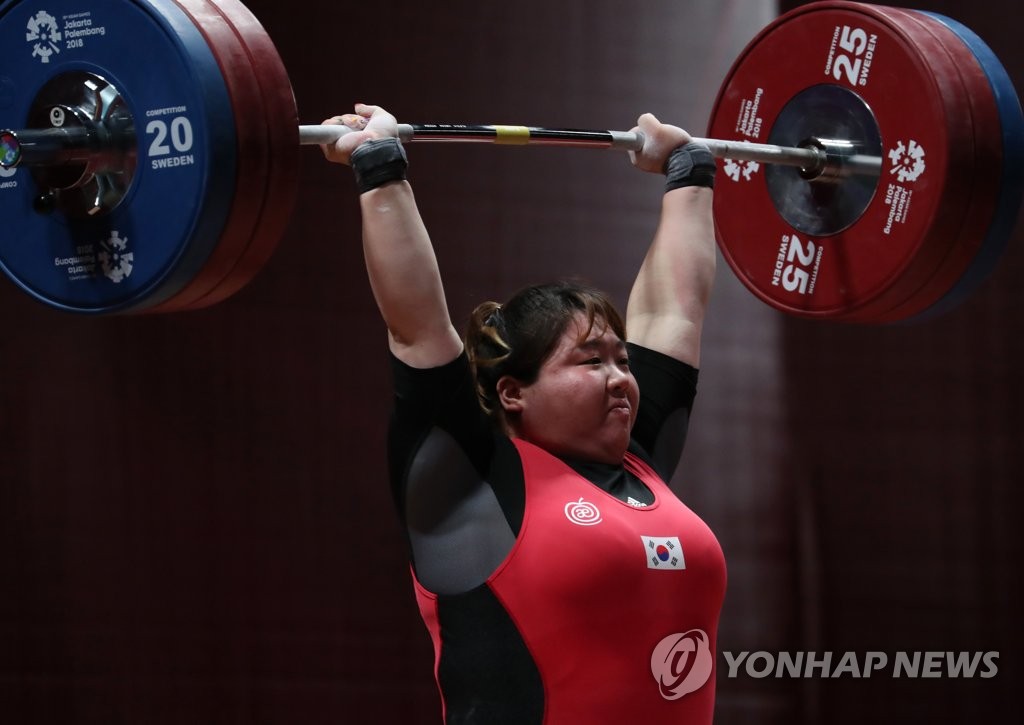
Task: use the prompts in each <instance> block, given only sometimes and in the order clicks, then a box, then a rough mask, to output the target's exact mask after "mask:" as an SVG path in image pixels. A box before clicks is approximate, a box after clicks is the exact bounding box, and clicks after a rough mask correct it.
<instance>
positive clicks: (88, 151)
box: [0, 123, 882, 181]
mask: <svg viewBox="0 0 1024 725" xmlns="http://www.w3.org/2000/svg"><path fill="white" fill-rule="evenodd" d="M348 132H349V129H348V128H347V127H345V126H335V125H300V126H299V143H300V144H301V145H306V146H313V145H320V144H332V143H334V142H336V141H337V140H338V139H339V138H341V137H342V136H344V135H345V134H346V133H348ZM398 138H399V139H400V140H401V141H402V142H403V143H411V142H413V141H434V142H445V141H447V142H460V143H465V142H469V143H474V142H475V143H496V144H502V145H515V146H523V145H537V146H568V147H576V148H607V149H618V150H623V151H640V150H641V149H642V148H643V144H644V137H643V134H642V133H640V132H635V131H595V130H584V129H567V128H540V127H537V126H511V125H467V124H411V123H400V124H398ZM693 140H694V141H696V142H699V143H703V144H705V145H706V146H707V147H708V148H709V149H710V150H711V153H712V155H713V156H715V158H719V159H724V158H729V159H733V160H737V161H758V162H761V163H765V164H782V165H785V166H795V167H797V168H799V169H800V171H801V175H802V176H803V177H804V178H806V179H808V180H811V181H816V180H820V179H834V178H839V177H842V176H847V175H850V174H865V175H868V176H878V175H879V173H880V170H881V167H882V159H881V158H880V157H878V156H869V155H867V154H857V153H854V146H853V145H852V144H850V143H849V142H846V141H842V140H833V139H819V138H809V139H807V140H806V141H805V142H804V144H805V145H802V146H778V145H775V144H763V143H750V142H744V141H725V140H722V139H710V138H702V137H698V136H695V137H693ZM96 146H97V141H96V138H95V134H90V133H89V132H88V131H87V130H86V129H85V128H82V127H73V128H49V129H27V130H15V129H2V130H0V167H2V168H16V167H17V166H19V165H22V164H24V165H26V166H55V165H60V164H66V163H70V162H75V161H83V162H84V161H86V160H87V159H90V158H91V157H92V156H93V155H95V151H94V149H95V147H96Z"/></svg>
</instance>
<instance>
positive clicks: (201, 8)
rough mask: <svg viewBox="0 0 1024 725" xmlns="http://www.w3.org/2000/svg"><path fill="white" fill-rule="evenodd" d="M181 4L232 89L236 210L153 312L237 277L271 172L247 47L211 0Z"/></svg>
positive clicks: (185, 303) (189, 301) (174, 307)
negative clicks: (197, 264)
mask: <svg viewBox="0 0 1024 725" xmlns="http://www.w3.org/2000/svg"><path fill="white" fill-rule="evenodd" d="M175 3H176V4H177V5H178V6H179V7H180V8H181V9H182V11H184V12H185V14H186V15H187V16H188V17H189V18H190V19H191V20H192V22H193V24H194V25H195V26H196V28H197V29H198V30H199V31H200V32H201V33H202V35H203V37H204V38H205V39H206V42H207V45H208V46H209V47H210V50H211V51H212V52H213V54H214V57H215V58H216V59H217V64H218V66H219V67H220V70H221V74H222V76H223V77H224V82H225V84H226V85H227V89H228V94H229V95H230V97H231V106H232V110H233V112H234V123H235V129H236V138H237V139H238V154H237V158H238V162H237V178H236V181H235V195H234V197H233V198H232V200H231V209H230V212H229V214H228V219H227V222H226V224H225V227H224V231H223V232H222V233H221V236H220V239H219V241H218V243H217V246H216V248H215V249H214V250H213V252H212V253H211V254H210V256H209V258H208V259H207V261H206V263H205V264H204V265H203V267H202V268H201V269H200V270H199V272H198V273H197V274H196V276H195V277H194V278H193V279H192V280H191V281H190V282H189V283H188V284H187V285H186V286H185V287H184V288H182V289H181V291H180V292H178V293H177V294H176V295H174V296H173V297H171V298H170V299H168V300H165V301H164V302H162V303H160V304H158V305H155V306H153V307H151V308H150V309H149V310H147V311H149V312H175V311H180V310H184V309H189V308H190V307H191V306H192V305H193V304H195V302H196V300H198V299H200V298H202V297H203V296H205V295H207V294H208V293H209V292H210V291H211V290H213V289H215V288H216V287H217V285H219V284H220V283H221V282H222V281H223V280H224V278H225V277H228V276H229V275H231V274H232V272H233V270H234V269H235V268H236V266H237V264H238V260H239V259H241V258H242V257H243V256H244V255H245V253H246V251H247V250H248V248H249V246H250V245H251V241H252V238H253V235H254V234H255V232H256V228H257V226H258V223H259V217H260V213H261V210H262V208H263V201H264V196H265V193H266V192H265V188H264V186H265V181H264V179H265V177H266V176H267V174H268V172H269V168H270V162H269V158H268V148H267V124H266V121H265V118H266V116H267V109H266V107H265V105H264V103H263V96H262V94H261V92H260V87H259V83H258V82H257V80H256V77H255V76H254V74H253V72H252V69H251V68H250V66H249V57H248V53H247V52H246V49H245V47H244V46H243V45H242V43H241V42H240V41H239V39H238V37H237V35H236V34H235V32H234V29H233V28H232V27H231V25H230V24H229V23H227V22H226V21H225V20H224V18H223V17H222V16H221V14H220V13H219V12H218V11H217V8H216V7H215V6H214V5H213V4H212V3H211V2H208V1H207V0H175Z"/></svg>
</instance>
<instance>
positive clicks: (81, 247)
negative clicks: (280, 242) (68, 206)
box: [0, 0, 237, 313]
mask: <svg viewBox="0 0 1024 725" xmlns="http://www.w3.org/2000/svg"><path fill="white" fill-rule="evenodd" d="M0 68H3V72H4V74H5V75H6V76H7V77H8V78H10V79H12V80H13V83H14V84H15V93H14V100H13V102H12V103H10V104H8V105H7V106H5V107H2V108H0V127H6V128H20V127H22V126H24V124H25V123H26V119H27V118H28V116H29V114H30V111H31V108H32V104H33V100H34V99H35V97H36V95H37V93H38V92H39V89H41V88H43V87H44V86H45V85H46V84H48V83H50V82H52V81H53V80H54V79H55V78H58V77H60V76H63V75H64V74H68V73H73V72H87V73H92V74H95V75H98V76H101V77H102V78H103V79H105V80H106V81H108V82H110V83H111V84H113V85H114V86H115V87H116V88H117V89H118V90H119V91H120V93H121V96H122V98H123V101H124V103H125V105H126V106H127V108H128V110H129V111H130V113H131V114H132V118H133V121H134V129H135V137H136V140H135V147H136V153H137V157H136V160H135V161H136V165H135V171H134V176H133V178H132V181H131V185H130V187H129V189H128V191H127V193H126V194H125V196H124V198H123V199H122V200H121V202H120V204H119V205H118V206H117V207H115V208H114V209H113V210H112V211H110V212H109V213H106V214H101V215H97V217H96V218H77V217H76V218H69V217H67V216H65V215H64V214H62V213H60V212H53V213H49V214H47V213H40V212H37V211H35V210H34V208H33V201H34V199H35V197H36V196H37V193H38V189H37V186H36V184H35V182H34V180H33V178H32V176H31V173H30V171H29V170H28V169H25V168H18V169H17V170H15V171H14V173H9V172H5V173H3V174H0V214H2V218H3V226H4V233H3V235H0V266H2V268H3V270H4V272H5V273H6V274H7V275H8V276H9V277H11V279H13V280H14V281H15V282H16V283H17V284H18V285H19V286H20V287H22V288H23V289H24V290H25V291H27V292H28V293H30V294H31V295H33V296H34V297H36V298H37V299H39V300H40V301H42V302H44V303H46V304H48V305H51V306H53V307H56V308H59V309H63V310H68V311H73V312H84V313H108V312H130V311H141V310H144V309H146V308H147V307H150V306H152V305H154V304H157V303H159V302H160V301H162V300H165V299H167V298H168V297H170V296H172V295H174V294H175V293H176V292H178V291H179V290H180V289H181V288H182V287H183V286H185V285H186V284H188V282H189V281H190V280H191V279H192V278H193V277H194V276H195V274H196V273H197V272H198V270H199V269H201V268H202V266H203V264H204V262H205V260H206V259H207V257H208V256H209V255H210V253H211V251H212V250H213V249H214V248H215V247H216V245H217V242H218V239H219V238H220V234H221V231H222V229H223V227H224V224H225V220H226V216H227V210H228V209H229V207H230V202H231V199H232V198H233V196H234V193H235V165H236V155H237V151H236V140H235V125H234V116H233V112H232V105H231V100H230V96H229V94H228V92H227V89H226V87H225V83H224V80H223V78H222V76H221V73H220V69H219V67H218V65H217V61H216V58H215V57H214V55H213V53H212V52H211V50H210V48H209V47H208V46H207V44H206V42H205V40H204V38H203V36H202V34H201V33H200V32H199V31H198V30H197V29H196V27H195V26H194V24H193V23H192V22H191V21H190V20H189V19H188V17H187V16H186V15H185V14H184V13H183V12H182V11H181V9H180V8H179V7H178V6H177V5H176V4H175V3H173V2H171V0H86V1H85V2H83V0H46V1H45V2H32V1H29V0H26V1H23V2H19V1H17V0H9V1H8V2H3V3H2V4H0Z"/></svg>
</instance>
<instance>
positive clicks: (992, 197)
mask: <svg viewBox="0 0 1024 725" xmlns="http://www.w3.org/2000/svg"><path fill="white" fill-rule="evenodd" d="M879 10H880V11H881V12H884V13H887V14H889V15H890V16H892V17H894V18H896V17H900V18H906V19H907V20H909V21H910V22H916V23H918V24H920V25H921V27H922V28H924V29H925V30H926V31H927V32H928V33H930V34H931V35H932V36H933V37H934V39H935V40H934V42H933V43H929V42H928V41H927V40H926V39H924V38H922V37H920V36H919V38H918V39H919V42H920V43H921V47H922V48H927V51H926V52H927V54H928V55H929V57H935V56H937V55H938V54H939V53H941V52H943V51H945V52H947V53H948V54H949V56H950V59H951V62H952V64H953V66H954V67H955V68H956V70H957V72H958V74H959V76H960V81H961V85H962V86H963V89H964V94H963V96H962V100H961V103H963V104H965V106H966V108H968V109H969V111H970V113H971V123H972V126H973V128H974V135H973V136H974V138H973V143H974V169H973V174H972V175H971V179H970V184H969V185H968V192H967V194H968V197H967V198H968V208H967V213H966V214H965V216H964V219H963V223H962V225H961V227H960V229H959V230H957V231H956V233H955V236H954V233H953V230H950V234H951V237H952V238H953V243H952V244H950V246H949V248H948V254H947V256H946V259H945V260H943V262H942V264H941V266H940V268H939V269H938V270H937V271H936V274H935V275H934V276H933V277H932V278H931V279H930V280H928V282H927V283H926V284H925V285H924V286H923V287H922V288H921V289H920V290H919V291H918V292H915V293H914V294H913V295H912V296H911V297H910V298H909V299H907V300H906V301H905V302H903V303H902V304H900V305H898V306H897V307H895V308H893V309H892V310H890V311H889V312H887V313H884V314H881V315H879V317H878V320H879V321H888V320H902V319H906V318H908V317H913V316H915V315H918V314H920V313H922V312H924V311H925V310H927V309H928V308H929V307H931V306H932V305H933V304H935V303H936V302H937V301H938V300H940V299H941V298H942V297H943V296H945V294H946V293H947V292H949V291H950V290H951V289H952V288H953V287H954V286H955V285H956V284H957V282H958V281H959V280H960V278H961V277H963V275H964V273H965V272H966V271H967V269H968V267H969V266H970V264H971V262H972V261H973V260H974V258H975V256H976V255H977V254H978V253H979V252H980V250H981V247H982V244H983V243H984V241H985V238H986V235H987V232H988V229H989V226H990V225H991V223H992V221H993V218H994V215H995V211H996V202H997V200H998V196H999V187H1000V183H1001V176H1002V174H1001V167H1002V163H1003V144H1002V133H1001V122H1000V118H999V108H998V106H997V104H996V98H995V94H994V93H993V91H992V86H991V84H990V83H989V80H988V76H987V75H986V73H985V70H984V68H983V67H982V66H981V63H980V62H979V61H978V59H977V58H976V57H975V55H974V53H973V52H972V51H971V49H970V48H969V47H967V45H966V44H965V43H964V42H963V40H961V38H960V37H959V36H958V35H957V34H956V33H954V32H953V31H952V30H951V29H950V28H949V27H947V26H946V25H945V24H943V23H941V22H939V21H938V20H936V19H935V18H933V17H930V16H928V15H925V14H922V13H918V12H914V11H912V10H903V9H900V8H879ZM936 43H937V44H938V46H941V47H937V46H936V45H935V44H936Z"/></svg>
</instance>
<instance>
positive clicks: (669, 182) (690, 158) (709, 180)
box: [665, 141, 718, 193]
mask: <svg viewBox="0 0 1024 725" xmlns="http://www.w3.org/2000/svg"><path fill="white" fill-rule="evenodd" d="M717 168H718V166H717V164H716V163H715V157H714V156H712V155H711V149H709V148H708V147H707V146H705V145H704V144H702V143H697V142H696V141H691V142H690V143H688V144H686V145H685V146H680V147H679V148H677V149H676V150H675V151H673V152H672V153H671V154H670V155H669V157H668V161H667V162H666V164H665V191H666V193H667V192H669V191H672V190H673V189H680V188H682V187H684V186H706V187H707V188H709V189H713V188H714V186H715V170H716V169H717Z"/></svg>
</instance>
